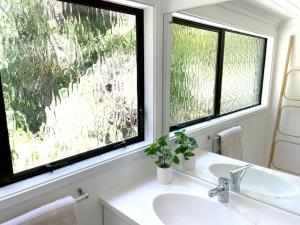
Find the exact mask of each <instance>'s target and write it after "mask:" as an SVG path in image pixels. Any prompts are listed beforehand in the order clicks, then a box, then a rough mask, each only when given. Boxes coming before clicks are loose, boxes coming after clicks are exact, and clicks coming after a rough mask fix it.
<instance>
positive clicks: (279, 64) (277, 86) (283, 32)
mask: <svg viewBox="0 0 300 225" xmlns="http://www.w3.org/2000/svg"><path fill="white" fill-rule="evenodd" d="M299 27H300V19H291V20H288V21H285V22H282V23H281V24H280V25H279V26H278V36H277V52H276V57H275V59H274V62H275V64H274V65H275V66H274V70H273V77H274V79H273V83H272V87H273V89H272V96H271V107H270V112H269V117H268V127H267V131H268V136H267V143H266V156H265V158H266V160H268V158H269V154H270V150H271V143H272V135H273V130H274V125H275V118H276V114H277V107H278V102H279V96H280V90H281V85H282V79H283V75H284V66H285V61H286V56H287V50H288V44H289V38H290V35H295V40H294V45H293V50H292V53H291V60H290V65H289V69H291V68H298V69H300V51H299V49H300V30H299ZM295 125H296V124H295ZM297 125H298V126H300V124H297Z"/></svg>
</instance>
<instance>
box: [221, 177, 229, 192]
mask: <svg viewBox="0 0 300 225" xmlns="http://www.w3.org/2000/svg"><path fill="white" fill-rule="evenodd" d="M229 181H230V179H228V178H226V177H219V186H220V187H222V188H224V189H225V190H227V189H229Z"/></svg>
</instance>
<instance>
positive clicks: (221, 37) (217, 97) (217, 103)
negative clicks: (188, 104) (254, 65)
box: [169, 17, 268, 132]
mask: <svg viewBox="0 0 300 225" xmlns="http://www.w3.org/2000/svg"><path fill="white" fill-rule="evenodd" d="M173 23H174V24H178V25H183V26H188V27H194V28H198V29H202V30H208V31H212V32H217V33H218V43H217V52H216V55H217V56H216V57H217V60H216V74H215V90H214V91H215V92H214V106H213V114H212V115H210V116H207V117H202V118H198V119H194V120H189V121H186V122H183V123H179V124H176V125H172V126H169V131H170V132H172V131H176V130H180V129H183V128H185V127H188V126H192V125H195V124H199V123H202V122H206V121H209V120H212V119H216V118H220V117H223V116H226V115H229V114H232V113H236V112H239V111H242V110H246V109H249V108H252V107H256V106H259V105H261V103H262V92H263V82H264V73H265V63H266V53H267V43H268V39H267V38H264V37H260V36H256V35H252V34H248V33H243V32H240V31H235V30H230V29H225V28H220V27H216V26H211V25H207V24H203V23H198V22H194V21H190V20H186V19H182V18H178V17H173V18H172V24H173ZM226 32H230V33H236V34H240V35H244V36H250V37H255V38H259V39H262V40H264V52H263V60H262V65H261V67H262V70H261V71H262V74H261V81H260V94H259V103H258V104H255V105H251V106H247V107H244V108H240V109H238V110H233V111H230V112H227V113H223V114H221V113H220V109H221V94H222V93H221V92H222V78H223V62H224V47H225V34H226Z"/></svg>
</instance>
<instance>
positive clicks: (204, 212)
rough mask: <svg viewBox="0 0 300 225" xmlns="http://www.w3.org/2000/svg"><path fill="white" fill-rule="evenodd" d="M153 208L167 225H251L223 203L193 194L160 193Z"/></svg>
mask: <svg viewBox="0 0 300 225" xmlns="http://www.w3.org/2000/svg"><path fill="white" fill-rule="evenodd" d="M153 208H154V211H155V213H156V215H157V216H158V217H159V219H160V220H161V221H162V222H163V223H164V224H165V225H183V224H188V225H199V224H203V225H250V223H249V222H248V221H247V220H246V219H244V218H243V217H242V216H241V215H239V214H238V213H236V212H235V211H233V210H231V209H229V208H227V207H225V206H224V205H223V204H222V203H219V202H215V201H214V200H210V199H205V198H201V197H197V196H193V195H185V194H163V195H159V196H158V197H156V198H155V199H154V201H153Z"/></svg>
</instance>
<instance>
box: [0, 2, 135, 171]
mask: <svg viewBox="0 0 300 225" xmlns="http://www.w3.org/2000/svg"><path fill="white" fill-rule="evenodd" d="M0 6H1V10H0V16H1V21H0V31H1V32H0V59H1V60H0V72H1V80H2V87H3V94H4V100H5V107H6V116H7V120H8V121H7V122H8V129H9V141H10V148H11V151H12V156H13V169H14V172H19V171H23V170H26V169H30V168H33V167H36V166H39V165H42V164H47V163H50V162H53V161H56V160H59V159H63V158H66V157H69V156H73V155H76V154H79V153H82V152H86V151H89V150H92V149H96V148H99V147H102V146H106V145H108V144H111V143H115V142H118V141H122V140H124V139H128V138H131V137H135V136H137V134H138V133H137V120H138V118H137V65H136V18H135V16H133V15H129V14H125V13H117V12H113V11H109V10H103V9H96V8H92V7H87V6H82V5H77V4H70V3H63V2H60V1H54V0H51V1H47V0H3V1H1V2H0Z"/></svg>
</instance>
